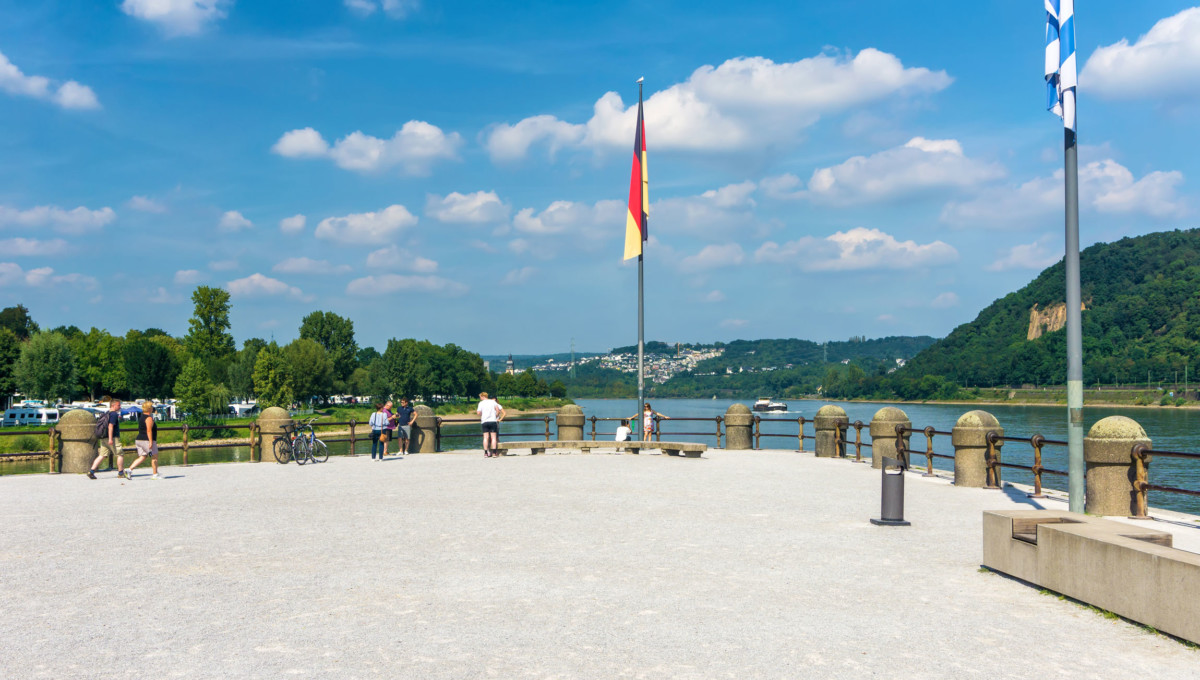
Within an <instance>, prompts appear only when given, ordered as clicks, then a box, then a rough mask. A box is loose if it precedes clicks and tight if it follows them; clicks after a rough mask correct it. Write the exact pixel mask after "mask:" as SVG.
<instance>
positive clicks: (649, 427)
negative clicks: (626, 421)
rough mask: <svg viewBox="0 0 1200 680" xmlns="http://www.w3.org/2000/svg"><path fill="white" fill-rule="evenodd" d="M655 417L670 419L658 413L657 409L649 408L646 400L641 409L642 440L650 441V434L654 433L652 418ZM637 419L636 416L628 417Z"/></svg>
mask: <svg viewBox="0 0 1200 680" xmlns="http://www.w3.org/2000/svg"><path fill="white" fill-rule="evenodd" d="M656 417H657V418H661V419H662V420H670V419H671V417H670V416H665V415H663V414H661V413H659V412H658V411H655V410H654V409H652V408H650V402H646V407H645V409H644V410H643V411H642V441H644V442H648V441H650V438H651V436H652V435H653V434H654V419H655V418H656ZM637 419H638V417H637V416H634V417H632V418H630V420H637Z"/></svg>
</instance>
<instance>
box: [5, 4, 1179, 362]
mask: <svg viewBox="0 0 1200 680" xmlns="http://www.w3.org/2000/svg"><path fill="white" fill-rule="evenodd" d="M505 5H506V3H476V2H449V1H441V2H439V1H436V0H310V1H309V2H304V3H294V2H269V1H265V0H260V1H257V2H249V0H238V1H236V2H235V1H233V0H104V1H97V0H47V1H44V2H39V3H28V2H18V1H16V0H0V55H2V56H0V304H2V305H4V306H9V305H13V304H17V303H23V304H25V305H26V306H27V307H29V308H30V309H31V310H32V312H33V314H34V317H35V319H36V320H37V321H38V322H39V323H41V324H42V325H43V326H44V327H51V326H57V325H59V324H75V325H78V326H80V327H82V328H84V329H86V328H88V327H90V326H97V327H101V328H106V329H108V330H109V331H110V332H114V333H124V332H125V331H126V330H127V329H129V328H146V327H151V326H153V327H160V328H163V329H165V330H167V331H168V332H171V333H173V334H177V335H178V334H183V333H184V332H186V328H187V319H188V317H189V316H190V314H191V302H190V300H189V296H190V293H191V291H192V289H193V288H194V287H195V286H196V285H199V284H205V285H215V286H223V287H225V288H226V289H228V290H229V291H230V292H231V294H232V296H233V313H232V321H233V333H234V335H235V337H236V338H237V339H238V341H239V342H240V341H241V340H244V339H245V338H248V337H264V338H270V337H272V336H273V337H275V338H276V339H278V340H281V341H287V340H290V339H291V338H293V337H295V335H296V334H297V328H298V326H299V322H300V319H301V318H302V317H303V316H304V315H306V314H307V313H309V312H311V311H313V310H316V309H322V310H330V311H334V312H337V313H339V314H342V315H344V316H347V317H349V318H351V319H352V320H353V321H354V323H355V328H356V330H357V334H358V339H359V343H360V344H362V345H374V346H377V347H382V346H383V345H384V344H386V341H387V339H388V338H391V337H417V338H428V339H430V340H433V341H435V342H438V343H446V342H454V343H456V344H459V345H461V346H463V347H466V348H468V349H471V350H474V351H478V352H481V353H485V354H492V353H505V352H515V353H542V352H557V351H565V350H566V349H567V348H568V347H569V344H570V341H571V338H575V343H576V346H577V347H578V348H579V349H583V350H604V349H607V348H609V347H612V346H616V345H624V344H632V343H634V342H636V339H637V337H636V336H637V325H636V310H637V270H636V266H635V265H634V264H633V263H632V262H628V263H627V262H622V260H621V256H622V248H623V244H622V238H623V235H624V203H625V200H626V192H627V190H628V178H629V166H630V151H631V148H632V143H633V116H634V115H635V109H636V99H637V85H636V82H635V81H636V79H637V78H638V77H645V79H646V130H647V132H646V137H647V146H648V154H649V162H648V166H649V174H650V200H651V208H650V232H651V234H652V241H651V242H650V243H649V244H648V246H647V250H646V286H647V296H646V306H647V314H646V318H647V320H646V336H647V339H662V340H668V341H684V342H696V341H704V342H707V341H713V340H731V339H735V338H765V337H800V338H807V339H812V340H817V341H821V340H827V339H835V340H836V339H845V338H846V337H849V336H851V335H866V336H870V337H878V336H884V335H917V334H929V335H935V336H942V335H945V334H946V333H948V332H949V331H950V330H951V329H953V328H954V327H955V326H957V325H958V324H961V323H964V322H966V321H969V320H971V319H972V318H974V316H975V315H976V314H977V313H978V311H979V310H980V309H981V308H983V307H984V306H986V305H987V304H989V303H991V302H992V301H993V300H994V299H996V298H999V297H1002V296H1003V295H1005V294H1007V293H1009V292H1011V291H1013V290H1016V289H1018V288H1020V287H1021V286H1023V285H1024V284H1025V283H1027V282H1028V281H1029V280H1030V279H1031V278H1032V277H1033V276H1035V275H1036V274H1037V272H1038V271H1040V270H1041V269H1042V268H1043V267H1045V266H1047V265H1049V264H1051V263H1052V262H1054V261H1056V260H1057V259H1059V258H1060V257H1061V253H1062V240H1063V237H1062V221H1063V220H1062V197H1061V192H1062V188H1061V186H1062V182H1061V177H1060V174H1059V173H1061V171H1062V148H1061V147H1062V128H1061V123H1060V122H1059V121H1058V119H1057V118H1055V117H1054V116H1053V115H1052V114H1050V113H1047V112H1046V111H1045V110H1044V104H1045V86H1044V84H1043V79H1042V69H1043V59H1044V56H1043V49H1044V21H1045V14H1044V12H1043V10H1042V5H1041V3H1037V2H1032V1H1030V2H1024V3H1021V2H1013V1H1011V0H996V1H994V2H986V1H980V2H976V3H971V11H970V12H965V13H964V11H963V9H962V8H963V5H962V3H958V2H955V3H951V2H933V1H930V2H922V3H912V2H900V1H894V2H893V1H890V0H876V1H871V2H868V1H861V2H853V1H844V2H836V3H796V2H758V3H751V4H750V5H736V4H735V3H728V2H723V3H716V2H696V1H690V2H637V3H620V2H604V3H599V2H596V3H587V2H579V3H555V2H527V3H519V4H517V5H508V6H505ZM1076 27H1077V34H1076V43H1077V45H1078V49H1079V63H1080V64H1081V65H1082V66H1081V75H1080V86H1079V136H1080V141H1081V144H1082V147H1081V160H1080V175H1081V186H1082V189H1081V227H1080V228H1081V240H1082V241H1083V244H1084V245H1085V246H1086V245H1089V244H1091V243H1095V242H1098V241H1111V240H1115V239H1118V238H1121V237H1123V236H1126V235H1136V234H1143V233H1148V232H1152V231H1160V230H1163V229H1173V228H1189V227H1192V226H1194V225H1195V215H1196V210H1197V208H1198V207H1200V202H1198V201H1197V196H1196V181H1195V179H1194V175H1195V174H1197V172H1200V167H1197V165H1198V164H1200V160H1197V154H1196V153H1195V149H1196V147H1197V144H1198V142H1200V133H1198V132H1197V130H1196V128H1195V126H1194V125H1192V124H1191V122H1192V120H1194V118H1195V116H1196V113H1197V109H1198V106H1197V97H1198V95H1200V8H1194V7H1191V6H1190V5H1189V4H1188V3H1180V2H1170V1H1167V0H1160V1H1158V2H1154V3H1130V2H1120V1H1117V0H1112V1H1108V2H1103V1H1097V2H1089V3H1086V5H1083V6H1081V7H1080V8H1079V9H1078V11H1077V13H1076Z"/></svg>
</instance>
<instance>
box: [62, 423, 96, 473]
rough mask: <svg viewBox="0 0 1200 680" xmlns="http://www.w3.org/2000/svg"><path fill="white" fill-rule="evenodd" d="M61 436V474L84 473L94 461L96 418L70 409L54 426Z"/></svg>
mask: <svg viewBox="0 0 1200 680" xmlns="http://www.w3.org/2000/svg"><path fill="white" fill-rule="evenodd" d="M54 427H55V429H57V430H58V431H59V432H60V433H61V435H62V472H74V473H80V474H82V473H84V472H87V471H88V470H89V469H91V467H92V461H93V460H96V437H95V436H94V435H95V431H96V416H95V415H93V414H92V412H91V411H85V410H83V409H81V408H80V409H72V410H70V411H67V412H66V413H64V414H63V415H62V416H61V417H60V418H59V419H58V424H57V425H55V426H54Z"/></svg>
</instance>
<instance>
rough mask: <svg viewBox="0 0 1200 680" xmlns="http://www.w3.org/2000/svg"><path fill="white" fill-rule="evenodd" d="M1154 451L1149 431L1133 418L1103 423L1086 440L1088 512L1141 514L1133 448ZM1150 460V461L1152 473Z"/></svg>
mask: <svg viewBox="0 0 1200 680" xmlns="http://www.w3.org/2000/svg"><path fill="white" fill-rule="evenodd" d="M1138 444H1143V445H1145V447H1146V448H1150V438H1149V437H1147V436H1146V431H1145V430H1143V429H1142V426H1141V425H1138V422H1137V421H1136V420H1134V419H1132V418H1126V417H1125V416H1109V417H1107V418H1105V419H1103V420H1100V421H1099V422H1097V423H1096V424H1095V425H1092V429H1090V430H1088V433H1087V436H1086V437H1084V438H1083V460H1084V463H1085V465H1086V466H1087V475H1086V479H1087V494H1086V496H1085V497H1084V512H1086V513H1087V514H1089V515H1107V516H1113V515H1119V516H1123V517H1128V516H1130V515H1136V514H1138V508H1137V490H1136V489H1135V487H1134V485H1133V484H1134V482H1135V481H1137V467H1136V465H1135V464H1134V462H1133V455H1132V453H1133V447H1134V446H1136V445H1138ZM1149 467H1150V459H1149V457H1147V458H1146V468H1147V470H1149Z"/></svg>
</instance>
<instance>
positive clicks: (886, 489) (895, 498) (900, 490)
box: [871, 453, 912, 527]
mask: <svg viewBox="0 0 1200 680" xmlns="http://www.w3.org/2000/svg"><path fill="white" fill-rule="evenodd" d="M900 455H901V456H902V459H901V460H896V459H895V458H884V459H883V469H882V470H880V472H882V473H883V491H882V502H881V503H880V505H881V507H880V512H879V519H875V518H871V524H875V525H877V526H885V527H906V526H910V525H911V524H912V523H911V522H907V521H905V519H904V470H905V469H906V468H907V467H908V466H907V465H906V464H905V461H904V460H903V458H904V457H906V456H905V455H904V453H901V454H900ZM893 467H894V468H895V471H894V472H889V471H888V470H889V469H890V468H893Z"/></svg>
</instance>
